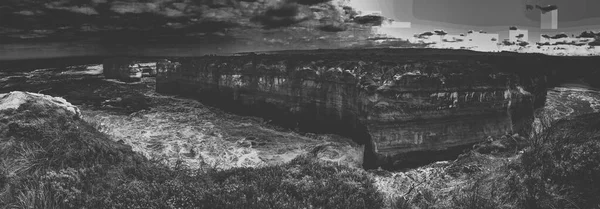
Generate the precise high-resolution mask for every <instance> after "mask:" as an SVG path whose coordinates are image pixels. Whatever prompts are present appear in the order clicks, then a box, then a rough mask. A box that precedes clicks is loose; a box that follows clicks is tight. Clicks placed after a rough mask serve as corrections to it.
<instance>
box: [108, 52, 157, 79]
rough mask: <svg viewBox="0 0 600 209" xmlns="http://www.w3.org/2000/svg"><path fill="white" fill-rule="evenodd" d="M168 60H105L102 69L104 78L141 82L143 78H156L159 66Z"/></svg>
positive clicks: (119, 58) (120, 58)
mask: <svg viewBox="0 0 600 209" xmlns="http://www.w3.org/2000/svg"><path fill="white" fill-rule="evenodd" d="M161 62H166V60H146V59H135V58H122V57H118V58H110V59H105V60H104V62H103V64H102V67H103V71H104V77H105V78H108V79H118V80H121V81H133V82H135V81H140V80H141V79H142V77H143V76H144V75H145V76H149V77H154V76H156V74H157V65H160V64H159V63H161Z"/></svg>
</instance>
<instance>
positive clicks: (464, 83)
mask: <svg viewBox="0 0 600 209" xmlns="http://www.w3.org/2000/svg"><path fill="white" fill-rule="evenodd" d="M443 53H446V54H443ZM173 61H177V62H178V63H180V65H177V66H178V67H172V68H168V67H167V68H165V69H163V70H160V68H159V73H158V77H157V91H158V92H161V93H173V94H180V95H188V96H193V97H195V98H198V99H200V100H201V101H203V102H204V103H207V104H213V105H215V106H219V107H222V108H225V109H228V110H231V111H234V112H237V113H242V114H250V115H258V116H261V117H265V118H268V119H271V120H273V121H274V122H277V123H279V124H281V125H284V126H286V127H290V128H296V129H297V130H300V131H311V132H328V133H338V134H341V135H346V136H349V137H352V138H354V139H355V140H356V141H357V142H359V143H362V144H365V145H366V146H365V149H366V150H365V159H364V160H365V166H366V167H377V166H383V167H396V166H410V165H415V164H419V163H423V162H431V161H433V160H439V159H443V158H445V157H447V156H448V153H450V154H452V155H457V154H458V153H460V152H461V148H465V147H470V146H471V145H472V144H474V143H477V142H480V141H482V140H484V139H485V138H487V137H488V136H496V135H504V134H509V133H521V134H527V133H528V132H529V129H530V128H531V120H532V117H533V111H534V109H535V108H537V107H540V106H542V105H543V102H544V99H545V95H546V87H547V84H548V83H550V82H551V81H548V77H547V75H549V74H551V73H550V72H551V70H547V69H543V68H544V67H546V66H549V63H546V61H547V59H545V57H544V56H541V55H518V56H513V55H510V54H504V53H499V54H494V55H492V54H488V53H474V52H464V51H452V52H450V53H447V51H441V50H440V51H434V50H429V51H423V50H380V49H379V50H377V49H375V50H363V51H352V50H338V51H310V52H280V53H270V54H258V55H257V54H249V55H238V56H205V57H200V58H178V59H173ZM555 74H556V73H555Z"/></svg>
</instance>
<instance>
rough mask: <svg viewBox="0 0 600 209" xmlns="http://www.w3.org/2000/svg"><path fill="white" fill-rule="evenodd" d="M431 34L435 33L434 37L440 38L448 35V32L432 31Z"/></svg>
mask: <svg viewBox="0 0 600 209" xmlns="http://www.w3.org/2000/svg"><path fill="white" fill-rule="evenodd" d="M433 33H435V34H436V35H440V36H443V35H446V34H448V32H446V31H444V30H434V31H433Z"/></svg>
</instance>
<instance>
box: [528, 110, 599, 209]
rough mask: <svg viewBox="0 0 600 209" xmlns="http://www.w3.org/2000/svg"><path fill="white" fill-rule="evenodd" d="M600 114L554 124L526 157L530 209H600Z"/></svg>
mask: <svg viewBox="0 0 600 209" xmlns="http://www.w3.org/2000/svg"><path fill="white" fill-rule="evenodd" d="M599 164H600V114H590V115H584V116H579V117H577V118H574V119H570V120H561V121H558V122H556V123H554V124H553V126H552V127H551V128H550V129H548V130H547V131H546V132H545V133H543V134H541V135H540V136H538V137H536V138H535V139H534V140H532V143H531V146H530V148H529V149H528V150H526V151H525V153H524V154H523V156H522V167H521V169H522V176H523V177H524V180H523V183H524V186H525V187H526V189H527V191H528V198H527V199H528V200H527V203H526V205H527V207H529V208H547V207H554V208H593V207H597V206H598V205H600V200H599V199H598V198H597V197H599V196H600V187H597V186H591V185H600V166H598V165H599Z"/></svg>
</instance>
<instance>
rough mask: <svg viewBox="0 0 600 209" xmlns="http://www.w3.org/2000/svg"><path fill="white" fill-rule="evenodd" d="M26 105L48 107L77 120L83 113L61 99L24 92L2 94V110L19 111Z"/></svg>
mask: <svg viewBox="0 0 600 209" xmlns="http://www.w3.org/2000/svg"><path fill="white" fill-rule="evenodd" d="M26 103H34V104H36V105H37V106H41V107H48V109H55V110H56V111H63V112H64V113H65V114H68V115H70V116H73V117H74V118H76V119H80V118H81V111H79V108H77V106H75V105H72V104H71V103H69V102H67V100H65V99H63V98H61V97H53V96H49V95H44V94H37V93H31V92H23V91H12V92H10V93H4V94H0V110H7V109H19V107H21V105H23V104H26Z"/></svg>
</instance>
